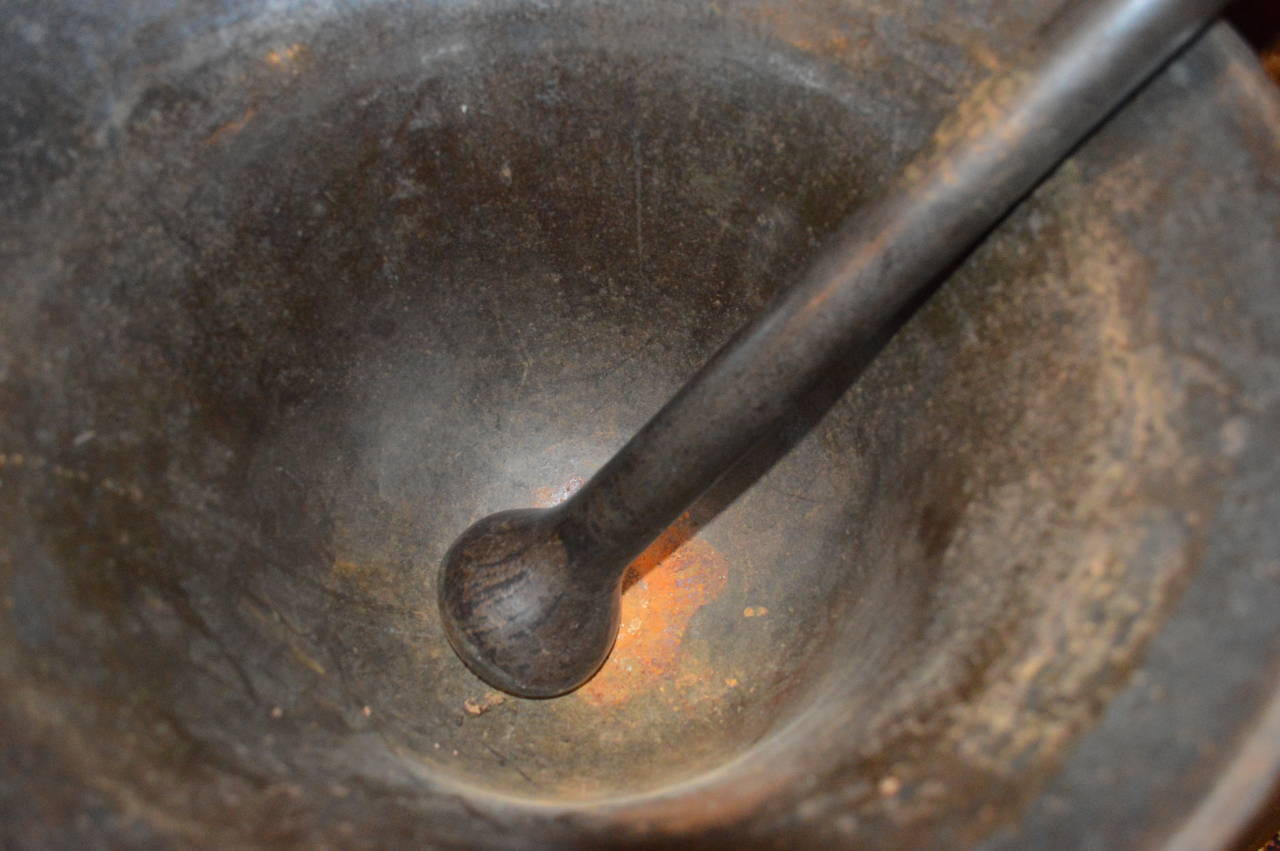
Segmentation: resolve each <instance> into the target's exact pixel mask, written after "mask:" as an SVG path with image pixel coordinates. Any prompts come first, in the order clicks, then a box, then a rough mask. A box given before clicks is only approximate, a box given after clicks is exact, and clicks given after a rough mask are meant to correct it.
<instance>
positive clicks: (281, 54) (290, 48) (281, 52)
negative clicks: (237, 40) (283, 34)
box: [263, 44, 306, 68]
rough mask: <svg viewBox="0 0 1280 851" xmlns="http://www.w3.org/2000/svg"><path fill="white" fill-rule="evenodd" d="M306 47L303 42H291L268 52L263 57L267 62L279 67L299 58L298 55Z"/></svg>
mask: <svg viewBox="0 0 1280 851" xmlns="http://www.w3.org/2000/svg"><path fill="white" fill-rule="evenodd" d="M305 49H306V46H305V45H302V44H289V45H285V46H284V47H280V48H277V49H275V50H272V51H270V52H268V53H267V55H266V56H264V57H263V59H265V60H266V61H267V64H269V65H274V66H276V67H277V68H279V67H281V66H283V65H288V64H289V63H290V62H292V61H293V60H295V59H297V58H298V55H299V54H300V53H302V52H303V51H304V50H305Z"/></svg>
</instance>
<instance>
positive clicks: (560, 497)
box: [533, 476, 585, 508]
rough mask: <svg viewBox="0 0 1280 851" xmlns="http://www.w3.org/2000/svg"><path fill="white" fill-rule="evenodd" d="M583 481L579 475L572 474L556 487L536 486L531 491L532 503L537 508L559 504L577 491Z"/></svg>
mask: <svg viewBox="0 0 1280 851" xmlns="http://www.w3.org/2000/svg"><path fill="white" fill-rule="evenodd" d="M584 481H585V480H584V479H583V478H582V477H581V476H574V477H573V478H571V479H569V480H568V481H567V482H565V483H564V484H563V485H561V486H560V487H558V488H538V489H537V490H535V491H534V492H533V504H534V506H535V507H537V508H550V507H551V506H553V505H559V504H560V503H562V502H564V501H565V500H566V499H568V498H569V497H571V496H573V495H574V494H575V493H577V492H578V488H580V487H582V485H583V483H584Z"/></svg>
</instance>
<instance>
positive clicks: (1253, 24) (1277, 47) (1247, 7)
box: [1227, 0, 1280, 851]
mask: <svg viewBox="0 0 1280 851" xmlns="http://www.w3.org/2000/svg"><path fill="white" fill-rule="evenodd" d="M1227 18H1228V19H1229V20H1230V21H1231V23H1233V24H1235V26H1236V29H1238V30H1239V31H1240V34H1241V35H1243V36H1244V37H1245V39H1246V40H1247V41H1248V42H1249V44H1250V45H1252V46H1253V48H1254V49H1255V50H1256V51H1258V57H1259V58H1260V59H1261V60H1262V67H1263V68H1265V69H1266V71H1267V73H1268V74H1270V75H1271V79H1273V80H1275V81H1276V83H1277V84H1280V0H1240V2H1238V3H1235V4H1234V5H1232V6H1231V8H1230V10H1229V11H1228V13H1227ZM1277 831H1280V780H1278V781H1277V783H1276V788H1275V790H1274V791H1273V793H1272V803H1271V806H1270V807H1269V808H1267V810H1266V811H1265V812H1264V815H1262V816H1261V817H1260V818H1259V819H1258V821H1257V823H1256V824H1254V825H1253V827H1252V829H1250V831H1249V832H1248V833H1247V834H1245V836H1244V837H1243V840H1242V842H1241V843H1240V846H1239V848H1240V851H1257V849H1259V848H1261V847H1262V846H1263V845H1265V844H1266V843H1267V840H1268V839H1271V838H1272V837H1280V833H1277Z"/></svg>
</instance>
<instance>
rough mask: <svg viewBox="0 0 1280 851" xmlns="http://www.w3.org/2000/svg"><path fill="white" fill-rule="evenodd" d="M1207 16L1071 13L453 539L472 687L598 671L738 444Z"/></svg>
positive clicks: (1189, 1)
mask: <svg viewBox="0 0 1280 851" xmlns="http://www.w3.org/2000/svg"><path fill="white" fill-rule="evenodd" d="M1223 5H1225V2H1224V0H1093V2H1081V3H1078V4H1074V5H1072V6H1071V7H1069V8H1068V9H1067V10H1065V12H1064V13H1063V14H1061V15H1059V16H1058V17H1057V18H1056V19H1055V20H1054V21H1053V22H1052V23H1051V25H1050V26H1048V27H1047V28H1046V29H1045V30H1044V31H1043V32H1040V33H1037V37H1036V38H1035V39H1033V43H1032V44H1031V45H1030V46H1029V47H1027V48H1026V49H1025V51H1024V54H1023V55H1022V56H1021V57H1020V58H1019V60H1018V61H1017V62H1015V63H1014V65H1013V67H1012V68H1010V69H1009V70H1007V71H1003V72H1001V73H1000V74H998V75H996V76H993V77H991V78H989V79H987V80H985V81H983V83H982V85H980V86H979V87H978V90H977V91H975V92H974V93H973V94H971V95H969V96H968V97H966V98H965V99H964V100H963V101H962V102H961V103H960V105H959V107H958V108H957V109H956V111H955V113H953V114H952V115H951V116H950V117H948V118H947V119H945V120H944V121H943V123H942V125H941V126H940V127H939V129H938V130H937V131H935V133H934V136H933V139H932V141H931V143H930V145H929V146H928V148H927V149H926V150H925V151H924V152H923V153H922V154H921V155H919V156H918V157H916V158H913V159H912V160H911V161H910V162H909V163H907V165H906V166H905V168H904V169H903V170H902V172H901V174H900V175H899V176H898V177H896V178H895V179H894V180H891V181H889V182H888V186H887V187H886V188H885V189H884V190H882V193H881V194H880V195H879V196H878V197H876V198H875V199H874V200H872V201H871V202H870V203H868V204H866V205H865V206H863V207H860V208H859V209H858V210H857V211H856V212H855V213H854V216H853V218H852V219H851V221H849V222H847V223H846V224H844V225H843V226H842V227H841V228H840V229H839V231H838V232H837V233H836V234H835V236H834V237H833V238H832V239H831V241H830V244H829V245H828V246H827V247H826V248H825V249H824V250H823V252H822V254H821V256H820V257H819V258H818V259H817V260H816V261H815V262H814V264H813V266H812V267H811V268H810V269H809V270H808V271H807V272H806V273H805V274H804V275H803V276H801V278H800V280H799V281H798V282H797V283H796V284H795V286H793V287H790V288H788V289H786V290H785V291H784V292H783V293H782V294H781V295H780V296H779V297H778V298H777V299H776V300H775V302H774V303H773V304H771V305H770V306H769V307H768V308H767V309H766V310H765V311H764V312H763V313H762V314H761V315H760V316H759V317H757V318H756V319H754V320H753V321H752V322H751V323H750V324H749V325H748V326H747V327H745V328H743V329H742V331H740V332H739V333H738V334H737V335H735V337H734V338H733V339H732V340H731V341H730V342H729V343H728V344H726V345H725V346H724V347H723V348H722V349H721V350H720V351H719V352H717V353H716V354H715V356H714V357H712V359H711V360H710V361H709V362H708V363H707V364H706V366H704V367H703V368H702V369H701V370H699V372H698V373H697V374H696V375H695V376H694V377H693V378H691V379H690V380H689V382H688V383H687V384H685V385H684V387H682V388H681V389H680V390H679V392H677V393H676V395H675V397H674V398H673V399H672V400H671V401H670V402H668V403H667V404H666V405H664V406H663V408H662V410H660V411H659V412H658V413H657V414H656V415H655V416H654V417H653V419H651V420H650V421H649V422H648V423H646V424H645V426H644V428H642V429H640V431H639V433H637V434H636V435H635V436H634V437H633V438H631V440H629V441H628V442H627V444H626V445H625V446H623V447H622V449H621V450H620V451H619V452H618V454H617V455H615V456H614V457H613V458H611V459H609V461H608V462H607V463H606V464H605V465H604V467H603V468H602V469H601V470H600V472H598V473H596V474H595V475H594V476H592V477H591V479H590V480H589V481H588V482H587V483H586V484H585V485H584V486H583V487H582V488H581V489H580V490H579V491H578V492H577V493H575V494H574V495H573V496H572V497H570V498H569V499H568V501H566V502H565V503H564V504H563V505H561V506H558V507H556V508H551V509H542V510H523V511H509V512H505V513H502V514H498V515H493V516H490V517H487V518H485V519H483V520H481V521H479V522H478V523H476V524H474V525H473V526H471V527H470V528H469V529H468V530H467V531H466V532H465V533H464V534H463V536H462V538H461V539H460V540H459V541H458V543H457V544H455V545H454V546H453V547H452V548H450V550H449V552H448V553H447V554H446V555H445V560H444V564H443V566H442V568H441V572H440V592H439V593H440V613H441V618H442V620H443V623H444V628H445V633H446V635H448V637H449V641H450V643H451V644H452V645H453V647H454V649H455V650H456V651H457V653H458V655H459V657H460V658H461V659H462V661H464V662H465V663H466V664H467V665H468V666H469V667H470V668H471V669H472V670H473V671H475V672H476V673H477V674H478V675H479V676H480V677H481V679H483V680H485V681H486V682H488V683H489V684H491V685H494V686H497V687H498V688H501V689H503V690H504V691H507V692H510V693H512V694H518V695H522V696H525V697H555V696H557V695H561V694H564V693H566V692H568V691H570V690H572V689H575V688H577V687H579V686H580V685H582V684H583V683H584V682H586V681H587V679H589V678H590V677H591V675H592V674H594V673H595V672H596V671H597V670H598V669H599V668H600V666H601V664H603V663H604V660H605V658H606V657H607V656H608V654H609V650H610V649H611V648H612V647H613V643H614V638H615V636H616V635H617V631H618V619H619V612H620V608H621V590H622V582H623V579H624V577H625V575H626V572H627V568H628V565H630V564H631V562H632V561H633V560H634V559H635V558H636V557H637V556H638V555H640V553H642V552H643V551H644V550H645V548H646V547H648V546H650V545H651V544H652V543H653V541H654V540H655V539H656V538H657V537H658V536H659V535H660V534H661V533H662V532H663V530H665V529H666V528H667V527H669V526H670V525H671V524H672V523H674V522H676V520H677V519H679V517H680V515H681V514H683V513H684V512H685V511H686V510H688V508H689V506H690V505H692V504H693V502H694V501H695V500H697V499H698V497H700V496H702V494H703V493H705V492H706V491H707V489H708V488H710V487H711V486H712V485H713V484H714V483H715V482H716V480H717V479H719V478H721V477H722V476H723V475H724V474H725V472H726V471H727V470H728V469H729V467H730V466H732V465H733V464H734V463H735V462H737V461H738V460H739V459H740V458H741V457H742V456H743V455H744V454H745V453H746V452H747V451H748V450H749V449H751V447H753V446H755V445H756V444H757V443H759V442H760V441H761V440H762V439H764V437H765V436H766V435H768V434H769V433H770V432H772V431H774V430H776V429H777V428H778V426H779V423H780V422H781V420H782V419H783V418H784V417H785V416H787V415H788V414H789V413H791V412H793V411H795V410H798V409H800V408H802V407H804V403H805V400H806V398H808V397H811V396H812V394H813V390H814V387H815V386H816V385H817V384H818V382H819V380H820V379H821V378H822V377H823V376H824V375H826V374H829V373H830V372H831V371H832V369H833V367H834V366H836V365H841V366H844V367H845V370H844V371H846V372H847V371H848V364H849V363H850V362H855V363H856V362H859V361H866V360H867V359H869V358H870V357H871V355H872V354H873V353H874V351H875V349H876V348H878V347H879V346H880V345H883V342H884V338H885V336H886V329H887V328H888V327H890V325H891V324H892V323H893V321H894V320H895V318H896V319H897V320H898V321H901V320H902V317H903V312H904V311H905V310H906V309H907V308H908V306H909V305H910V304H911V303H912V302H913V301H917V300H919V298H920V297H921V295H922V293H923V292H924V290H925V289H926V288H927V287H929V286H931V285H936V283H937V282H938V278H939V276H940V275H942V274H943V273H944V272H945V271H947V270H948V269H950V268H951V267H952V266H953V265H954V264H955V263H956V261H957V260H958V259H959V258H960V257H962V256H963V255H964V254H965V253H966V252H967V251H968V250H969V249H970V248H971V247H972V245H973V243H974V241H975V240H977V239H978V238H979V237H980V236H981V235H982V234H983V233H984V232H986V231H988V230H989V229H990V228H991V227H992V226H993V225H995V224H996V222H997V221H998V220H999V219H1000V218H1001V217H1003V216H1004V215H1006V214H1007V213H1008V211H1009V208H1010V207H1011V206H1012V205H1013V204H1015V203H1016V202H1017V201H1018V200H1019V199H1020V198H1022V197H1023V196H1024V195H1026V194H1027V193H1028V192H1029V191H1030V190H1031V189H1032V188H1033V187H1034V186H1035V184H1036V183H1038V182H1039V181H1040V180H1042V179H1043V178H1044V176H1045V175H1046V174H1047V173H1048V172H1049V171H1050V170H1051V169H1052V168H1053V167H1055V166H1057V165H1058V164H1059V162H1060V161H1061V159H1062V158H1063V157H1064V156H1066V154H1067V153H1068V152H1069V151H1070V150H1071V148H1073V147H1074V146H1076V145H1077V144H1079V142H1080V140H1081V139H1083V138H1084V137H1085V135H1086V134H1087V133H1088V132H1089V131H1090V130H1092V129H1093V128H1094V126H1095V125H1096V124H1097V123H1098V122H1099V121H1101V120H1102V119H1103V118H1104V117H1105V116H1106V115H1107V114H1108V113H1109V112H1111V111H1112V110H1113V109H1114V108H1115V107H1116V106H1117V105H1118V104H1119V103H1120V102H1121V101H1122V100H1124V99H1125V98H1126V97H1127V96H1128V95H1130V94H1131V93H1132V92H1133V90H1134V89H1135V88H1136V87H1137V86H1138V85H1139V84H1141V83H1142V82H1144V81H1145V80H1146V79H1147V78H1148V77H1149V76H1150V75H1151V74H1152V73H1153V72H1154V71H1155V70H1156V69H1157V68H1158V67H1159V66H1160V65H1162V64H1163V63H1164V62H1166V61H1167V60H1168V58H1169V57H1170V56H1172V55H1173V54H1174V52H1175V51H1176V50H1177V49H1178V48H1180V47H1182V46H1183V45H1184V44H1185V43H1186V41H1187V40H1188V39H1190V38H1191V37H1192V35H1194V34H1195V33H1197V32H1198V31H1199V30H1200V29H1202V28H1203V27H1204V26H1206V25H1207V23H1208V22H1209V20H1210V19H1211V18H1212V17H1213V16H1214V15H1215V14H1217V12H1218V11H1219V10H1220V9H1221V7H1222V6H1223Z"/></svg>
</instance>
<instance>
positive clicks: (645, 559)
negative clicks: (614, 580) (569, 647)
mask: <svg viewBox="0 0 1280 851" xmlns="http://www.w3.org/2000/svg"><path fill="white" fill-rule="evenodd" d="M695 531H696V530H695V528H694V527H693V525H692V523H690V522H689V520H688V519H687V518H681V520H680V521H678V522H677V523H676V524H675V525H674V526H672V527H671V528H670V529H668V530H667V531H666V532H664V533H663V534H662V536H661V537H660V538H659V539H658V540H657V541H655V542H654V543H653V545H652V546H650V547H649V549H647V550H646V551H645V552H644V553H642V554H641V555H640V557H639V558H637V559H636V560H635V561H634V562H633V563H632V564H631V567H630V568H628V571H627V577H626V578H625V579H624V581H623V589H624V590H623V593H622V617H621V626H620V628H619V630H618V640H617V643H616V644H615V645H614V647H613V653H612V654H611V655H610V656H609V659H608V661H606V662H605V663H604V667H602V668H601V669H600V672H599V673H598V674H596V676H595V677H594V678H592V679H591V681H590V682H588V683H587V684H586V685H584V686H583V687H582V688H581V689H579V690H578V691H577V692H576V695H577V696H578V697H579V698H580V699H582V700H584V701H586V702H587V703H589V704H592V705H594V706H615V705H617V704H620V703H623V702H625V701H627V700H630V699H631V698H633V697H636V696H637V695H639V694H642V693H645V692H648V691H651V690H653V689H655V688H659V687H663V686H666V685H674V686H679V685H680V683H679V682H677V679H678V678H677V669H678V667H679V662H680V650H681V642H682V641H683V640H684V636H685V631H686V630H687V629H688V626H689V621H690V619H691V618H692V617H693V615H694V613H695V612H697V611H698V609H700V608H702V607H703V606H705V605H706V604H707V603H709V602H711V601H712V600H714V599H715V598H716V597H717V596H718V595H719V594H720V592H721V591H723V590H724V588H725V585H726V584H727V582H728V578H729V565H728V563H727V562H726V561H725V559H724V557H723V556H721V555H720V553H719V552H717V551H716V549H715V548H714V547H712V546H711V545H710V544H709V543H707V542H706V541H705V540H703V539H702V538H700V537H695V535H694V533H695Z"/></svg>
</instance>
